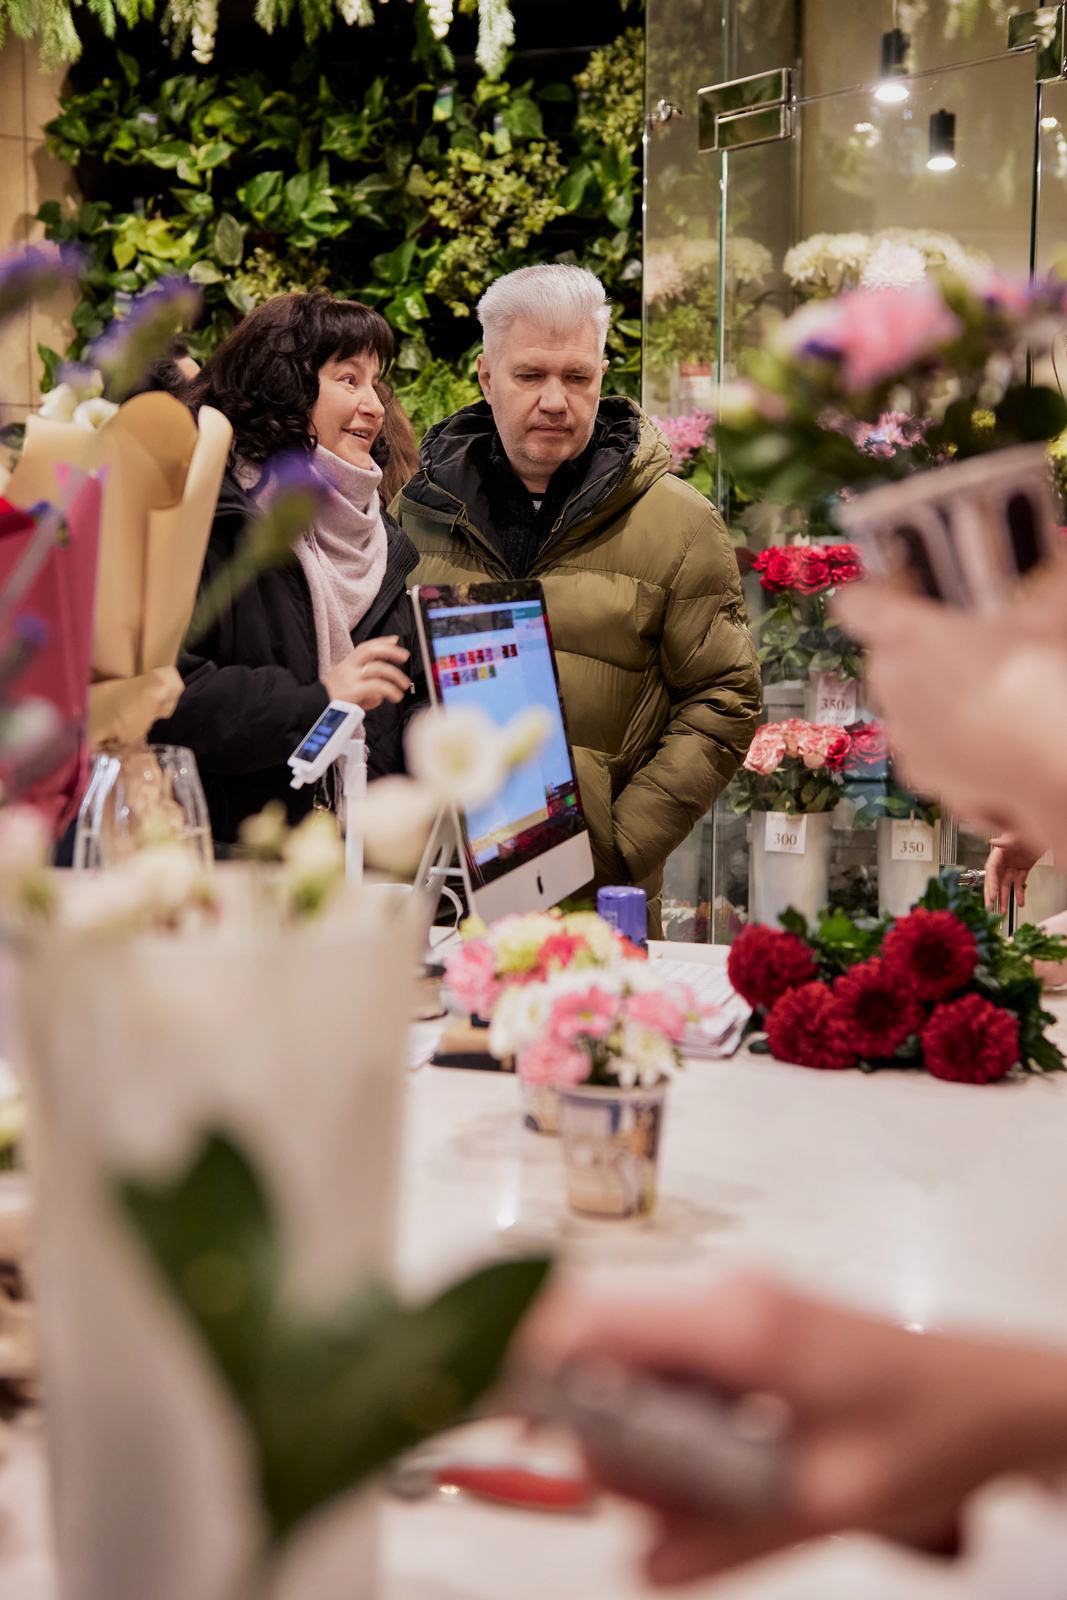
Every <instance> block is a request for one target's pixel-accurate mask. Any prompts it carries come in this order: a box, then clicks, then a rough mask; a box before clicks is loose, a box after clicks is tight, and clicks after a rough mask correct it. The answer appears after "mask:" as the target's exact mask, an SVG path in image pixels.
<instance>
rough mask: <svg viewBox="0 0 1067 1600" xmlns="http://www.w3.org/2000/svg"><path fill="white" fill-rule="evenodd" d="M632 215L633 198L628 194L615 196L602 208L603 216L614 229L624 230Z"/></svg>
mask: <svg viewBox="0 0 1067 1600" xmlns="http://www.w3.org/2000/svg"><path fill="white" fill-rule="evenodd" d="M633 214H634V197H633V194H632V193H630V192H628V193H626V194H619V195H616V196H615V198H614V200H609V201H608V203H607V205H606V206H605V207H604V215H605V216H606V217H607V219H608V221H609V222H610V223H612V224H613V225H614V226H615V227H616V228H625V227H626V225H627V223H628V222H629V220H630V218H631V217H632V216H633Z"/></svg>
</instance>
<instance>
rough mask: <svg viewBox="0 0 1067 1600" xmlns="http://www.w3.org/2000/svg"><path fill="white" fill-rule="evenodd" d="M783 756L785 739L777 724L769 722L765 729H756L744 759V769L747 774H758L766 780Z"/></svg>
mask: <svg viewBox="0 0 1067 1600" xmlns="http://www.w3.org/2000/svg"><path fill="white" fill-rule="evenodd" d="M784 755H785V738H784V736H783V735H782V734H781V733H780V732H779V729H778V724H777V723H774V722H769V723H767V724H766V726H765V727H762V728H757V729H756V737H755V738H754V739H753V741H752V743H751V744H750V745H749V747H748V754H747V755H746V757H745V768H746V770H747V771H748V772H755V773H758V774H759V776H760V777H761V778H767V777H769V776H770V774H771V773H772V772H773V771H774V770H775V768H776V767H778V766H779V765H780V763H781V761H782V758H783V756H784Z"/></svg>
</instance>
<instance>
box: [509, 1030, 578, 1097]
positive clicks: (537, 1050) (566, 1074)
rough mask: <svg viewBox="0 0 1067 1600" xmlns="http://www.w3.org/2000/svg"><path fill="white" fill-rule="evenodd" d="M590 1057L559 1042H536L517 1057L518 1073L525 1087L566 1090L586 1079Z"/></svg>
mask: <svg viewBox="0 0 1067 1600" xmlns="http://www.w3.org/2000/svg"><path fill="white" fill-rule="evenodd" d="M589 1070H590V1063H589V1057H588V1056H587V1055H586V1054H585V1053H584V1051H582V1050H574V1049H572V1048H571V1047H570V1046H569V1045H565V1044H563V1043H561V1042H560V1040H558V1039H552V1038H545V1039H535V1040H534V1042H533V1044H528V1045H527V1046H526V1049H525V1050H524V1051H523V1052H522V1054H521V1056H520V1057H519V1073H520V1075H521V1076H522V1077H523V1078H524V1079H525V1080H526V1082H527V1083H547V1084H551V1085H553V1087H557V1088H567V1087H568V1086H573V1085H574V1084H576V1083H584V1082H585V1080H586V1078H588V1076H589Z"/></svg>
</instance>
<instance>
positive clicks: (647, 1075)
mask: <svg viewBox="0 0 1067 1600" xmlns="http://www.w3.org/2000/svg"><path fill="white" fill-rule="evenodd" d="M619 1049H620V1051H621V1052H622V1059H621V1060H620V1062H619V1064H618V1067H617V1069H616V1071H617V1073H618V1078H619V1082H620V1084H622V1086H623V1088H624V1089H629V1088H632V1087H633V1085H634V1084H635V1083H636V1082H638V1081H640V1082H641V1083H642V1084H643V1085H644V1086H645V1087H646V1088H648V1087H650V1086H651V1085H652V1084H654V1083H658V1082H659V1080H660V1079H661V1078H662V1077H664V1076H665V1075H666V1074H667V1073H669V1072H670V1071H671V1070H672V1068H673V1067H674V1066H675V1065H676V1064H677V1063H676V1061H675V1057H674V1050H673V1049H672V1047H671V1043H670V1040H669V1039H666V1038H664V1036H663V1034H662V1033H659V1032H658V1031H657V1030H656V1029H655V1028H646V1027H644V1025H643V1024H642V1023H640V1022H624V1023H623V1025H622V1035H621V1037H620V1040H619Z"/></svg>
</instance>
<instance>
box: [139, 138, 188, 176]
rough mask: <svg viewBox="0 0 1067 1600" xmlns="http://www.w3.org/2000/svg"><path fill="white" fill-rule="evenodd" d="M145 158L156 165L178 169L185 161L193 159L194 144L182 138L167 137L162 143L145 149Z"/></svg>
mask: <svg viewBox="0 0 1067 1600" xmlns="http://www.w3.org/2000/svg"><path fill="white" fill-rule="evenodd" d="M144 159H145V160H146V161H151V163H152V165H153V166H154V167H164V168H167V169H170V170H172V171H173V170H174V169H176V168H177V167H178V166H180V165H181V164H182V163H183V162H189V161H191V160H192V159H193V151H192V146H191V145H188V144H186V143H185V141H184V140H182V139H167V140H164V142H163V143H162V144H155V145H152V146H150V147H149V148H148V149H147V150H145V151H144Z"/></svg>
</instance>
